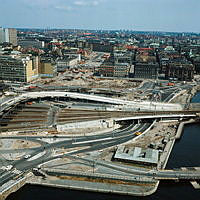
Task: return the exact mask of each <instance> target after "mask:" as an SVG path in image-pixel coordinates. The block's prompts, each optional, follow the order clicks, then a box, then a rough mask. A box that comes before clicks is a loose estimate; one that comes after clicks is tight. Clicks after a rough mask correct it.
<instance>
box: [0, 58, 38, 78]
mask: <svg viewBox="0 0 200 200" xmlns="http://www.w3.org/2000/svg"><path fill="white" fill-rule="evenodd" d="M37 60H38V58H37V57H31V56H30V55H20V56H19V55H12V56H0V79H1V80H8V81H17V82H29V81H31V80H33V79H35V78H37V77H38V62H37Z"/></svg>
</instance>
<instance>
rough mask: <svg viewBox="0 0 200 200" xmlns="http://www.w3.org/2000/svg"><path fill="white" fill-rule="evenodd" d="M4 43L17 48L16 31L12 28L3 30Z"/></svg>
mask: <svg viewBox="0 0 200 200" xmlns="http://www.w3.org/2000/svg"><path fill="white" fill-rule="evenodd" d="M5 42H8V43H11V44H12V45H14V46H17V30H16V29H14V28H6V29H5Z"/></svg>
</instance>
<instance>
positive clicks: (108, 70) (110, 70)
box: [95, 64, 114, 77]
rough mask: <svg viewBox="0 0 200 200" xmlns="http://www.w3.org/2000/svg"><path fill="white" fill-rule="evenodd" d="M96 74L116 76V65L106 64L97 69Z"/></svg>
mask: <svg viewBox="0 0 200 200" xmlns="http://www.w3.org/2000/svg"><path fill="white" fill-rule="evenodd" d="M95 74H96V75H100V76H106V77H113V76H114V65H112V64H110V65H109V64H104V65H101V66H99V67H97V68H96V69H95Z"/></svg>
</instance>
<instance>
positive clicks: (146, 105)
mask: <svg viewBox="0 0 200 200" xmlns="http://www.w3.org/2000/svg"><path fill="white" fill-rule="evenodd" d="M58 97H63V98H66V99H74V100H84V101H87V102H88V101H91V102H98V103H103V104H112V105H119V106H125V107H127V108H134V109H135V110H141V111H142V110H152V111H180V110H183V108H184V106H183V105H181V104H172V103H162V102H152V101H126V100H122V99H114V98H108V97H101V96H95V95H88V94H81V93H75V92H74V93H72V92H56V91H52V92H51V91H48V92H28V93H24V94H21V95H19V96H16V97H14V98H13V99H8V100H7V101H4V102H3V103H1V109H0V112H1V111H2V110H3V109H5V108H7V107H9V106H12V105H14V104H16V103H19V102H21V101H28V100H33V99H38V98H58Z"/></svg>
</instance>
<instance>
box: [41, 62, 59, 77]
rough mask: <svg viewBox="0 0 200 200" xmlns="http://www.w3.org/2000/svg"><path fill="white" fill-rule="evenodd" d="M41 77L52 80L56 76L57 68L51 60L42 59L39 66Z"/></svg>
mask: <svg viewBox="0 0 200 200" xmlns="http://www.w3.org/2000/svg"><path fill="white" fill-rule="evenodd" d="M38 71H39V76H40V77H42V78H52V77H54V76H55V75H56V72H57V71H56V66H55V65H54V64H53V63H52V60H51V59H46V58H42V59H41V60H40V64H39V70H38Z"/></svg>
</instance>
